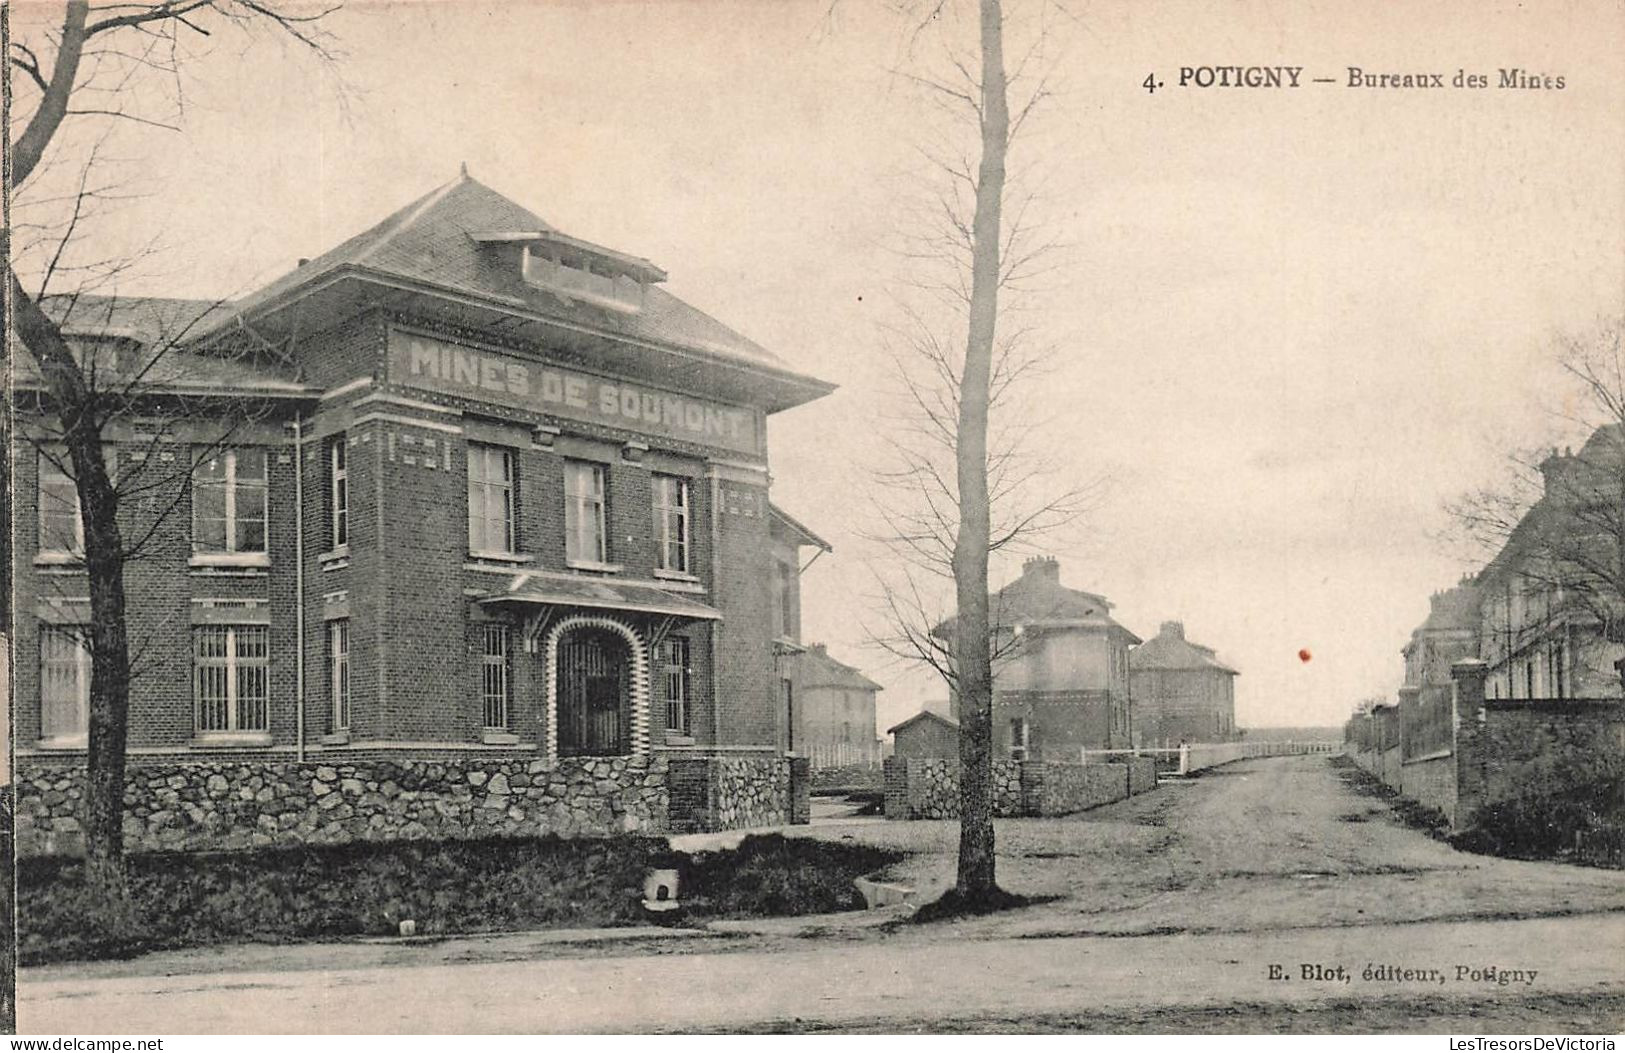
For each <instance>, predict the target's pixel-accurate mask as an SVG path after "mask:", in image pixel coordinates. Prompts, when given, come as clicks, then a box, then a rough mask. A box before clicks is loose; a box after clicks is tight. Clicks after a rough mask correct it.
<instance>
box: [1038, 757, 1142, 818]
mask: <svg viewBox="0 0 1625 1053" xmlns="http://www.w3.org/2000/svg"><path fill="white" fill-rule="evenodd" d="M1128 794H1129V779H1128V765H1126V764H1047V763H1044V762H1042V761H1028V762H1026V763H1024V764H1022V766H1021V796H1022V814H1023V815H1070V814H1072V813H1073V812H1081V811H1084V810H1085V809H1089V808H1098V807H1099V806H1100V805H1103V804H1110V803H1111V802H1113V801H1121V800H1122V799H1123V798H1125V797H1127V796H1128Z"/></svg>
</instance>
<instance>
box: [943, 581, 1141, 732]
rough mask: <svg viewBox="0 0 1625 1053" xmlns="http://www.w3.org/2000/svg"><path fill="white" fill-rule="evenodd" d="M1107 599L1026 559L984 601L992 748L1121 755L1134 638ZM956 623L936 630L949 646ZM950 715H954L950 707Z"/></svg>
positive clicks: (1128, 721) (1127, 722) (1127, 724)
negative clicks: (990, 646)
mask: <svg viewBox="0 0 1625 1053" xmlns="http://www.w3.org/2000/svg"><path fill="white" fill-rule="evenodd" d="M1111 609H1112V605H1111V603H1110V601H1108V600H1107V599H1106V598H1105V597H1104V596H1100V595H1098V594H1096V593H1093V592H1084V591H1083V590H1081V589H1071V588H1067V587H1066V586H1065V585H1062V584H1061V566H1060V564H1059V563H1058V562H1056V560H1055V559H1054V558H1052V557H1048V556H1040V557H1036V558H1033V559H1029V560H1027V561H1026V563H1024V564H1023V565H1022V569H1021V577H1019V578H1017V579H1016V580H1015V581H1013V582H1011V583H1010V584H1008V585H1006V586H1005V587H1004V588H1002V589H1000V590H999V591H998V592H995V593H993V594H992V595H990V596H989V597H988V613H989V623H990V626H991V629H992V634H993V637H994V649H995V652H996V653H997V654H999V655H1000V657H999V658H998V660H996V661H995V662H994V666H993V745H994V750H995V751H996V753H997V754H998V755H1000V756H1008V757H1014V758H1017V759H1033V760H1038V759H1044V760H1057V761H1076V760H1078V758H1079V751H1080V750H1083V749H1124V748H1127V747H1128V746H1130V745H1131V742H1130V739H1129V734H1130V726H1131V714H1130V704H1129V697H1130V696H1129V662H1128V656H1129V648H1130V647H1132V646H1134V645H1135V644H1138V643H1139V642H1140V638H1139V637H1138V636H1135V635H1134V634H1133V633H1132V632H1130V631H1129V630H1128V629H1125V628H1124V627H1123V626H1121V625H1119V624H1118V623H1117V621H1116V620H1114V619H1113V618H1112V616H1111ZM953 632H954V621H953V619H949V620H948V621H945V622H943V623H942V624H941V625H938V626H937V627H936V628H935V629H933V630H932V633H933V635H935V636H936V637H938V638H939V639H943V640H952V639H953ZM954 716H955V717H956V718H957V716H958V710H957V705H956V707H955V711H954Z"/></svg>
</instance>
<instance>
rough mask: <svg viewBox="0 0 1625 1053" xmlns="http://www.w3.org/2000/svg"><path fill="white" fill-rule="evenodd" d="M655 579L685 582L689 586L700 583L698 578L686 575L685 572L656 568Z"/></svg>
mask: <svg viewBox="0 0 1625 1053" xmlns="http://www.w3.org/2000/svg"><path fill="white" fill-rule="evenodd" d="M655 577H657V578H659V579H660V580H662V581H686V582H688V583H689V584H690V585H698V584H699V583H700V579H699V578H697V577H695V576H694V575H692V574H690V573H688V572H687V571H682V570H662V569H661V568H659V567H656V568H655Z"/></svg>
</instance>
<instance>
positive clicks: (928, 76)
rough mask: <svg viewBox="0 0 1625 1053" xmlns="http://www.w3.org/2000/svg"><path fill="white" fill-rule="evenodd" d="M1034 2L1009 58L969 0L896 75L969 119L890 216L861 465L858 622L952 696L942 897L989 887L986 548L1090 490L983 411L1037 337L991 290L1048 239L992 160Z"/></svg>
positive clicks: (963, 906) (1027, 424)
mask: <svg viewBox="0 0 1625 1053" xmlns="http://www.w3.org/2000/svg"><path fill="white" fill-rule="evenodd" d="M897 6H898V7H899V9H900V10H902V11H903V12H904V13H905V14H906V15H907V16H908V18H909V20H910V25H911V33H912V40H911V43H912V42H918V40H920V39H921V38H922V37H923V35H924V34H926V33H927V32H929V31H942V32H951V30H952V28H953V26H954V24H955V20H956V18H958V17H959V13H958V12H956V9H955V8H956V5H953V4H951V3H949V2H948V0H941V2H936V3H930V4H924V5H922V4H918V3H900V4H898V5H897ZM1049 6H1050V5H1043V4H1039V5H1035V7H1034V8H1033V11H1034V15H1033V18H1034V20H1035V23H1036V24H1034V25H1029V26H1027V27H1025V28H1026V30H1027V32H1026V34H1025V35H1026V38H1027V39H1026V40H1025V45H1024V46H1022V47H1019V48H1018V49H1017V51H1016V58H1015V61H1014V63H1013V65H1007V58H1006V29H1007V26H1008V25H1009V20H1008V17H1007V12H1006V9H1005V5H1004V3H1003V2H1002V0H977V3H976V4H975V5H974V15H975V17H974V19H973V20H972V19H970V18H968V17H966V19H965V20H966V21H967V22H971V23H972V24H973V27H974V40H975V45H974V47H973V48H971V49H968V50H956V49H955V48H954V46H953V44H952V43H951V42H949V41H946V40H945V41H944V42H943V51H942V56H943V57H942V58H941V60H940V61H938V62H935V63H931V64H930V66H929V67H928V68H929V69H930V71H929V72H913V71H909V72H905V73H904V76H905V77H906V78H907V80H908V81H910V82H911V83H913V84H915V85H917V86H918V87H919V88H920V89H921V91H922V92H923V93H924V95H925V96H926V98H927V99H928V100H930V101H931V102H932V103H934V104H935V105H936V106H938V107H940V108H941V111H942V112H943V113H944V114H946V115H948V116H949V118H950V120H957V121H958V124H957V128H958V129H960V130H963V129H964V128H965V127H966V126H968V127H969V129H970V131H971V133H972V136H973V141H974V145H973V146H970V147H967V146H966V144H965V142H964V139H963V138H962V137H960V138H956V137H955V135H954V133H953V132H952V131H950V132H949V134H948V135H947V136H946V137H945V138H944V139H943V140H942V141H940V142H935V143H926V144H922V145H921V153H922V155H923V157H924V159H925V161H926V163H927V165H928V167H929V169H930V170H931V174H930V175H929V176H928V179H927V181H928V184H929V189H928V190H927V192H926V195H925V197H924V199H923V202H922V206H921V207H920V208H919V209H918V210H917V212H916V213H915V214H912V215H909V216H908V217H907V219H906V222H907V223H908V224H909V230H908V232H907V233H905V234H904V235H903V243H902V244H903V247H902V253H901V255H902V258H903V261H904V264H905V268H906V270H907V277H906V278H905V280H904V282H903V283H902V294H901V295H900V296H899V301H900V303H899V321H898V322H897V323H896V324H895V325H892V326H889V327H887V328H886V330H885V331H884V333H883V339H884V342H885V345H886V349H887V352H888V354H889V356H890V359H891V363H892V366H893V372H894V375H895V377H896V378H897V380H898V381H899V384H898V386H899V392H898V397H899V402H900V405H901V407H902V409H901V410H900V412H899V413H898V414H897V419H896V420H894V421H893V422H892V425H893V426H892V428H891V430H890V433H889V434H888V435H887V436H886V437H885V438H886V441H887V443H888V446H889V449H890V452H891V454H892V456H891V458H890V464H888V465H887V466H885V467H883V468H882V469H880V471H879V472H878V473H877V477H878V478H877V481H878V483H879V486H880V489H881V494H880V500H879V501H878V502H877V505H878V507H879V509H880V518H881V521H882V523H883V529H882V531H880V534H881V536H882V538H883V540H884V541H885V542H886V543H887V544H888V545H889V547H890V548H891V550H892V552H893V554H894V556H895V557H896V558H895V560H894V562H893V568H892V574H891V580H889V581H888V582H887V583H886V584H885V586H884V588H885V592H884V600H883V602H884V604H885V607H886V613H887V616H888V617H887V621H888V625H887V627H886V628H884V629H882V630H879V631H876V632H873V633H872V634H871V635H872V636H874V638H875V639H876V642H877V643H878V644H879V645H880V646H881V647H883V648H885V649H886V650H887V651H889V652H890V653H892V654H893V655H895V656H898V657H901V658H904V659H908V660H914V661H920V662H924V663H926V664H927V665H929V666H931V667H932V668H933V669H935V670H936V671H937V672H938V673H940V674H941V675H942V676H943V677H944V678H945V679H946V680H947V681H948V682H949V684H950V686H951V688H952V690H953V691H954V693H955V695H956V696H957V698H958V704H959V718H960V744H959V758H960V842H959V857H958V873H957V880H956V883H955V887H954V890H953V892H952V893H950V897H949V899H947V900H945V901H944V905H945V907H949V908H950V909H957V910H972V911H974V910H985V909H992V908H994V907H996V906H998V905H999V904H1000V903H1001V902H1003V901H1004V900H1005V899H1006V897H1005V895H1004V894H1003V893H1002V892H1000V890H999V888H998V886H997V883H996V874H995V855H994V835H993V764H992V761H993V735H992V695H993V668H994V663H995V661H996V660H997V659H999V658H1000V657H1002V656H1004V655H1006V654H1008V653H1010V652H1011V650H1012V649H1013V648H1014V647H1015V646H1016V645H1017V644H1018V642H1019V641H1018V639H1017V637H1015V636H1014V634H1012V633H1010V632H1008V631H1005V627H1003V626H1001V625H1000V618H999V616H998V614H999V612H996V611H993V610H991V608H990V597H989V590H988V561H989V556H990V554H991V553H996V552H999V551H1001V550H1003V549H1007V548H1011V547H1014V546H1018V545H1020V544H1021V543H1022V542H1023V540H1024V539H1026V540H1028V541H1030V540H1031V539H1032V538H1033V537H1034V536H1035V535H1037V534H1041V533H1044V532H1046V531H1050V530H1054V529H1057V528H1059V527H1060V526H1062V525H1064V524H1066V523H1067V522H1069V521H1070V520H1071V519H1072V518H1074V517H1075V516H1076V515H1077V514H1078V512H1079V511H1080V510H1081V509H1082V508H1083V507H1084V506H1085V505H1086V504H1087V502H1088V498H1089V497H1090V496H1092V494H1093V492H1094V491H1095V490H1096V488H1097V481H1095V480H1091V481H1089V482H1088V483H1085V484H1083V485H1079V484H1077V483H1063V484H1061V485H1059V486H1056V485H1055V475H1054V473H1053V472H1051V471H1050V470H1049V466H1048V465H1047V464H1045V463H1044V461H1043V460H1042V459H1041V458H1039V457H1037V456H1035V454H1034V451H1033V449H1032V444H1031V443H1029V442H1026V441H1024V440H1025V439H1028V438H1030V437H1031V435H1032V433H1033V431H1034V429H1035V428H1036V424H1035V422H1034V421H1033V420H1032V419H1031V418H1029V417H1023V416H1021V415H1020V414H1019V413H1018V412H1010V413H996V411H999V410H1004V409H1008V410H1011V411H1016V410H1018V409H1019V407H1017V406H1015V404H1014V400H1013V398H1012V396H1013V395H1014V393H1015V392H1016V391H1018V390H1019V388H1020V387H1021V385H1022V383H1023V382H1024V381H1027V380H1030V379H1031V378H1032V377H1034V376H1035V375H1037V373H1038V372H1039V371H1040V370H1041V369H1042V367H1043V365H1044V364H1045V362H1046V359H1047V351H1048V350H1049V349H1048V348H1046V347H1045V346H1044V344H1043V342H1042V340H1041V339H1040V338H1039V336H1038V333H1037V330H1036V327H1035V326H1033V325H1030V324H1026V323H1024V322H1022V321H1021V320H1020V318H1019V316H1011V315H1009V313H1008V312H1007V311H1003V308H1004V304H1003V303H1002V302H1001V297H1003V296H1004V294H1006V293H1010V292H1013V291H1019V290H1020V289H1021V288H1022V286H1023V285H1024V284H1025V283H1027V282H1030V281H1032V280H1034V279H1035V278H1036V277H1037V276H1038V275H1039V274H1041V273H1042V272H1043V271H1044V268H1045V264H1044V263H1043V262H1042V261H1043V260H1044V258H1045V255H1046V253H1047V252H1048V251H1049V250H1051V249H1052V248H1054V245H1053V244H1052V243H1051V242H1047V241H1045V240H1044V239H1042V238H1041V237H1039V236H1038V225H1037V224H1036V223H1029V222H1028V221H1027V217H1028V211H1029V208H1030V206H1031V204H1032V201H1033V195H1032V194H1031V193H1030V192H1028V191H1026V190H1025V189H1017V188H1016V187H1015V186H1014V184H1013V182H1012V180H1011V179H1010V178H1009V175H1008V172H1007V168H1008V160H1009V156H1010V149H1011V145H1012V143H1013V141H1014V140H1015V138H1016V137H1017V135H1018V134H1019V132H1020V131H1021V129H1022V128H1023V126H1024V125H1025V124H1026V123H1027V121H1028V119H1029V118H1030V117H1031V116H1032V115H1033V113H1034V112H1035V111H1036V109H1037V108H1038V107H1039V106H1040V105H1041V104H1042V102H1043V101H1044V100H1045V99H1046V98H1047V97H1048V94H1049V92H1048V86H1047V83H1046V80H1045V72H1046V65H1047V63H1046V47H1047V45H1048V43H1049V34H1048V32H1047V27H1046V25H1045V19H1046V18H1047V11H1048V9H1049ZM944 27H947V28H944ZM967 28H968V27H967ZM1012 95H1014V96H1015V99H1014V102H1013V101H1012ZM1001 312H1003V313H1001ZM1012 319H1014V320H1012ZM933 578H936V579H939V580H951V581H952V583H953V590H952V592H953V597H954V606H955V614H954V617H953V619H952V621H951V622H950V623H948V624H949V625H951V632H949V634H948V635H949V636H951V638H943V637H942V636H938V635H936V634H934V633H933V629H934V628H935V627H936V626H938V625H939V624H940V623H942V622H943V619H942V618H941V617H940V615H939V612H937V611H935V610H934V609H933V602H934V601H935V600H936V598H937V591H936V590H935V589H934V588H933V586H932V579H933Z"/></svg>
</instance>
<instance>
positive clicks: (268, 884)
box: [18, 835, 901, 965]
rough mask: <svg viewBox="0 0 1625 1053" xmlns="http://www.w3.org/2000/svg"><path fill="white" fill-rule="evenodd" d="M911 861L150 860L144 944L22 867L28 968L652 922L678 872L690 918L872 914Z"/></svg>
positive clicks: (584, 841) (462, 855) (550, 850)
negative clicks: (648, 882) (872, 896)
mask: <svg viewBox="0 0 1625 1053" xmlns="http://www.w3.org/2000/svg"><path fill="white" fill-rule="evenodd" d="M900 858H901V857H900V856H899V855H897V854H895V853H888V852H883V851H881V850H878V849H871V848H866V847H863V846H857V845H847V844H831V843H826V842H819V841H813V840H810V839H799V838H784V837H780V836H778V835H770V836H766V837H750V838H746V839H745V841H744V842H743V843H742V844H741V845H740V846H739V847H738V848H737V849H734V850H731V851H726V852H712V853H704V854H701V855H698V856H695V857H693V858H690V857H687V856H684V855H681V854H676V853H673V852H672V851H671V849H670V846H669V845H668V843H667V842H666V841H665V839H664V838H651V837H616V838H576V839H570V840H565V839H561V838H557V837H543V838H485V839H479V840H467V841H393V842H365V843H355V844H345V845H319V846H318V845H312V846H301V847H295V848H265V849H251V850H247V851H238V852H212V853H179V852H165V853H150V854H138V855H132V856H131V857H130V889H131V896H132V898H133V899H134V901H135V914H136V917H137V919H138V921H139V925H140V927H141V932H140V935H139V937H138V938H136V939H133V940H132V939H129V938H114V937H110V936H109V935H107V934H106V933H102V932H99V931H97V930H96V929H95V928H94V927H93V926H92V925H91V923H90V922H89V920H88V919H89V918H91V917H92V916H93V912H92V911H91V910H89V909H88V908H89V907H90V906H91V903H90V900H89V892H88V890H87V889H86V888H85V886H84V868H83V866H82V864H81V863H80V861H78V860H76V859H74V860H70V859H59V858H45V859H28V860H23V861H22V862H21V863H20V865H19V867H18V894H19V902H18V916H19V920H20V932H19V937H20V939H19V947H18V951H19V958H20V961H21V964H24V965H37V964H42V963H46V962H54V961H69V960H76V959H94V958H117V957H132V956H134V955H137V954H141V953H145V952H147V951H153V950H160V949H166V948H179V947H198V946H207V945H210V944H217V943H237V942H272V943H279V942H291V941H299V940H331V939H334V938H343V937H353V936H362V935H394V934H396V933H398V932H399V931H400V930H399V925H400V922H401V921H403V920H408V919H410V920H413V921H416V922H417V931H418V933H419V934H423V935H431V934H451V933H476V932H500V931H512V930H523V929H538V928H550V927H569V928H600V927H614V926H623V925H632V924H641V923H643V922H644V921H645V920H646V919H645V917H644V913H643V908H642V896H643V878H644V875H645V873H646V872H647V871H648V870H649V869H650V868H651V867H656V866H671V865H676V866H677V868H678V869H679V871H680V873H681V877H682V889H681V898H682V900H683V903H684V907H685V913H686V915H687V916H688V917H690V918H695V919H705V918H712V917H717V918H720V917H750V916H775V915H787V914H808V913H817V912H824V911H836V910H848V909H854V908H857V907H861V906H862V900H861V897H860V896H859V895H858V893H857V891H856V890H855V889H853V888H852V881H853V879H854V878H856V877H858V876H859V875H861V874H864V873H867V872H869V871H872V870H876V869H879V868H880V867H883V866H886V865H888V864H890V863H892V862H895V861H896V860H897V859H900Z"/></svg>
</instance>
